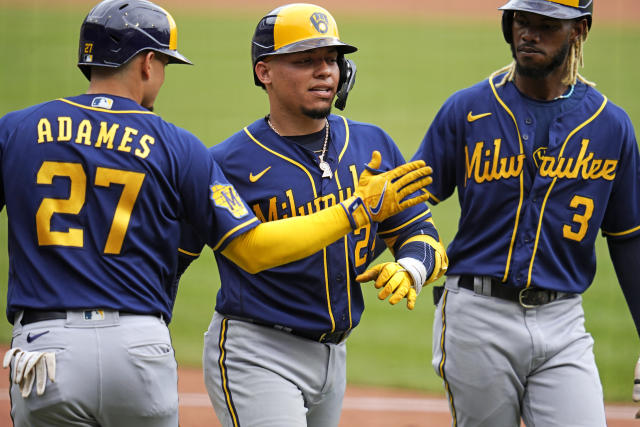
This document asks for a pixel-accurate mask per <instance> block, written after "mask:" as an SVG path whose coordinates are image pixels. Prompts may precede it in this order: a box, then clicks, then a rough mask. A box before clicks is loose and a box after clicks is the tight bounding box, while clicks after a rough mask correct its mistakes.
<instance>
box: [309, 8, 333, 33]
mask: <svg viewBox="0 0 640 427" xmlns="http://www.w3.org/2000/svg"><path fill="white" fill-rule="evenodd" d="M309 19H310V20H311V23H312V24H313V26H314V27H315V28H316V30H317V31H318V32H319V33H322V34H325V33H326V32H327V31H329V18H327V15H325V14H324V13H321V12H316V13H314V14H313V15H311V18H309Z"/></svg>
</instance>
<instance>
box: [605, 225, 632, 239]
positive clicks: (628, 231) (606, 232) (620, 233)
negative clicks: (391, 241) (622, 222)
mask: <svg viewBox="0 0 640 427" xmlns="http://www.w3.org/2000/svg"><path fill="white" fill-rule="evenodd" d="M638 230H640V225H639V226H637V227H634V228H631V229H629V230H625V231H620V232H618V233H612V232H609V231H605V230H602V234H604V235H607V236H612V237H615V236H624V235H626V234H631V233H633V232H634V231H638Z"/></svg>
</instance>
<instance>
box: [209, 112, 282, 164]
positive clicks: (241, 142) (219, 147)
mask: <svg viewBox="0 0 640 427" xmlns="http://www.w3.org/2000/svg"><path fill="white" fill-rule="evenodd" d="M267 130H269V128H268V126H267V125H266V123H265V121H264V119H262V118H261V119H258V120H256V121H255V122H253V123H251V124H250V125H248V126H246V127H244V128H242V129H241V130H239V131H238V132H236V133H234V134H233V135H231V136H230V137H228V138H227V139H225V140H223V141H221V142H219V143H217V144H215V145H213V146H212V147H211V148H209V152H210V153H211V154H213V157H214V158H215V159H216V161H217V162H218V163H220V164H222V163H224V161H225V159H226V158H229V157H233V156H237V155H243V153H244V152H246V151H247V150H249V149H250V147H251V146H254V145H255V142H254V141H259V140H260V139H261V138H262V135H263V134H264V132H266V131H267ZM247 154H248V153H247Z"/></svg>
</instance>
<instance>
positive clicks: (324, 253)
mask: <svg viewBox="0 0 640 427" xmlns="http://www.w3.org/2000/svg"><path fill="white" fill-rule="evenodd" d="M342 120H343V121H344V122H345V128H346V135H347V138H346V140H345V144H344V148H343V150H342V153H340V157H339V159H340V158H341V157H342V154H344V149H346V146H347V142H348V141H349V131H348V127H347V126H346V124H347V121H346V119H345V118H344V117H342ZM244 132H245V133H246V134H247V135H248V136H249V138H251V140H252V141H253V142H255V143H256V144H258V145H259V146H260V147H262V148H263V149H264V150H266V151H268V152H269V153H271V154H273V155H274V156H277V157H280V158H281V159H283V160H285V161H287V162H289V163H291V164H293V165H295V166H297V167H298V168H300V169H302V171H303V172H304V173H305V174H306V175H307V177H308V178H309V183H310V184H311V189H312V190H313V198H314V199H317V198H318V192H317V191H316V185H315V182H314V181H313V177H312V176H311V174H310V173H309V170H308V169H307V168H306V167H304V166H303V165H302V164H301V163H299V162H297V161H295V160H293V159H291V158H289V157H287V156H285V155H283V154H280V153H278V152H276V151H275V150H272V149H271V148H269V147H267V146H265V145H264V144H262V143H261V142H260V141H258V140H257V138H255V137H254V136H253V135H252V134H251V132H249V129H248V128H247V127H245V128H244ZM338 161H339V160H338ZM337 175H338V174H337V171H336V175H335V176H336V183H337V184H338V191H339V190H340V189H341V188H340V183H339V181H338V178H337ZM292 216H296V213H295V212H292ZM343 239H344V242H345V247H348V244H347V238H346V236H345V237H343ZM322 260H323V264H324V266H323V268H324V286H325V293H326V296H327V312H328V313H329V319H330V320H331V331H330V332H334V331H335V330H336V321H335V318H334V316H333V308H332V307H331V293H330V291H329V273H328V271H327V248H326V247H325V248H322ZM348 271H349V270H348V258H347V283H349V280H348ZM347 295H348V302H349V324H351V322H352V320H351V292H350V287H348V288H347ZM325 335H326V333H325V334H322V336H321V339H322V338H324V336H325Z"/></svg>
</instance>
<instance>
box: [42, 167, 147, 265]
mask: <svg viewBox="0 0 640 427" xmlns="http://www.w3.org/2000/svg"><path fill="white" fill-rule="evenodd" d="M56 176H62V177H67V178H69V180H70V181H71V188H70V190H69V198H68V199H54V198H48V197H45V198H44V199H42V203H40V207H39V208H38V211H37V212H36V231H37V234H38V244H39V245H40V246H50V245H57V246H72V247H78V248H81V247H83V246H84V231H83V229H82V228H71V227H69V230H68V231H52V230H51V218H52V217H53V215H54V214H56V213H59V214H71V215H77V214H79V213H80V211H81V210H82V207H83V206H84V203H85V195H86V188H87V177H86V174H85V173H84V169H83V168H82V165H81V164H79V163H64V162H43V163H42V166H41V167H40V170H39V171H38V175H37V177H36V182H37V183H38V184H49V185H50V184H51V183H52V182H53V178H54V177H56ZM144 178H145V174H143V173H139V172H131V171H124V170H118V169H109V168H102V167H99V168H97V169H96V180H95V185H96V186H99V187H109V186H111V184H122V185H123V186H124V187H123V189H122V194H121V195H120V200H119V201H118V205H117V206H116V210H115V213H114V215H113V221H112V222H111V228H110V229H109V234H108V236H107V242H106V244H105V246H104V253H106V254H119V253H120V251H121V249H122V243H123V242H124V237H125V235H126V233H127V228H128V227H129V221H130V219H131V212H132V211H133V206H134V204H135V202H136V199H137V198H138V193H139V192H140V188H141V187H142V182H143V181H144Z"/></svg>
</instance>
